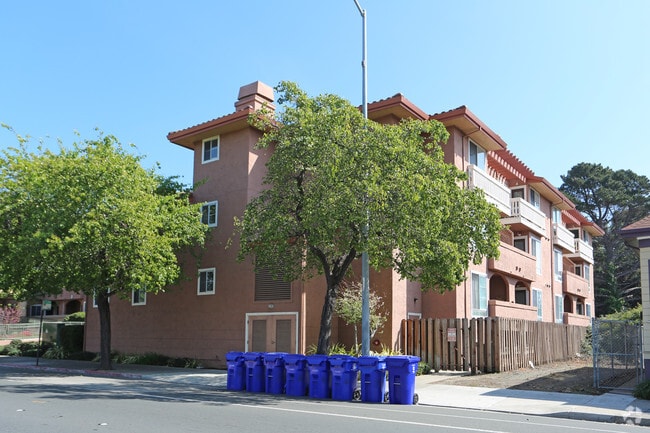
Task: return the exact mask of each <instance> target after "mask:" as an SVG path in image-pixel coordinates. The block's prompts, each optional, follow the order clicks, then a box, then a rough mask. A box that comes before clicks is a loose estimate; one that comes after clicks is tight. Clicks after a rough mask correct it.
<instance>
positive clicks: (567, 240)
mask: <svg viewBox="0 0 650 433" xmlns="http://www.w3.org/2000/svg"><path fill="white" fill-rule="evenodd" d="M574 240H575V237H573V233H571V231H569V229H567V228H566V227H564V226H563V225H561V224H558V223H553V244H554V245H557V246H559V247H560V248H563V249H564V250H566V251H569V252H571V253H572V252H574V251H575V246H574Z"/></svg>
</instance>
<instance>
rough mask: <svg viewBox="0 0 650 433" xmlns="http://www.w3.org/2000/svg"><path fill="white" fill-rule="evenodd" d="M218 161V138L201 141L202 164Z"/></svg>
mask: <svg viewBox="0 0 650 433" xmlns="http://www.w3.org/2000/svg"><path fill="white" fill-rule="evenodd" d="M218 160H219V136H218V135H217V136H216V137H210V138H206V139H205V140H203V158H202V161H203V163H206V162H211V161H218Z"/></svg>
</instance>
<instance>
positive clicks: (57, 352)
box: [43, 346, 68, 359]
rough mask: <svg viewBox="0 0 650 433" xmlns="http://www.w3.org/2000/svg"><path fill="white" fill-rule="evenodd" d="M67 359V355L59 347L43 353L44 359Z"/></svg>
mask: <svg viewBox="0 0 650 433" xmlns="http://www.w3.org/2000/svg"><path fill="white" fill-rule="evenodd" d="M67 357H68V354H67V353H66V351H65V350H63V348H62V347H61V346H52V347H50V348H49V349H47V351H45V353H43V358H45V359H66V358H67Z"/></svg>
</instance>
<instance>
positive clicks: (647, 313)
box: [621, 216, 650, 380]
mask: <svg viewBox="0 0 650 433" xmlns="http://www.w3.org/2000/svg"><path fill="white" fill-rule="evenodd" d="M621 236H622V237H623V238H624V239H625V243H627V244H628V245H630V246H631V247H633V248H636V249H637V250H638V251H639V261H640V266H641V305H642V306H643V307H642V309H643V368H644V371H645V379H646V380H649V379H650V326H647V324H648V320H649V319H648V318H650V216H647V217H645V218H643V219H642V220H640V221H637V222H635V223H632V224H630V225H629V226H627V227H625V228H623V230H621Z"/></svg>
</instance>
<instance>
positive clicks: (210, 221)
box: [201, 200, 219, 227]
mask: <svg viewBox="0 0 650 433" xmlns="http://www.w3.org/2000/svg"><path fill="white" fill-rule="evenodd" d="M218 212H219V202H218V201H216V200H215V201H211V202H208V203H204V204H203V206H201V222H202V223H203V224H207V225H208V227H216V226H217V213H218Z"/></svg>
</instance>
